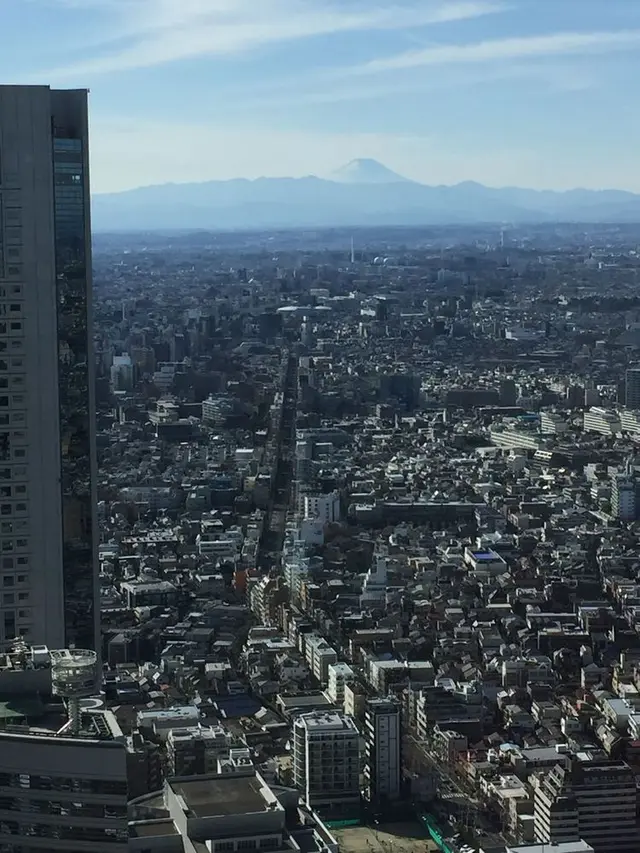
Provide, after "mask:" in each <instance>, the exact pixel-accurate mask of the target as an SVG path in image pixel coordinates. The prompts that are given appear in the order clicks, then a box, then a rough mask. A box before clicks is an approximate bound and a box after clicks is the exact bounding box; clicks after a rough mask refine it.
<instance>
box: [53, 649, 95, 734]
mask: <svg viewBox="0 0 640 853" xmlns="http://www.w3.org/2000/svg"><path fill="white" fill-rule="evenodd" d="M97 679H98V656H97V655H96V653H95V652H92V651H90V650H88V649H58V650H56V651H52V652H51V684H52V688H53V693H54V694H55V695H56V696H61V697H62V698H63V699H64V700H65V701H66V703H67V711H68V713H69V728H70V730H71V734H72V735H77V734H79V733H80V726H81V722H82V715H81V709H80V700H81V699H87V698H89V697H90V696H94V695H95V693H96V685H97Z"/></svg>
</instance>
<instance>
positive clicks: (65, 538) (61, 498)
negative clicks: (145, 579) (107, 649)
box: [0, 86, 98, 650]
mask: <svg viewBox="0 0 640 853" xmlns="http://www.w3.org/2000/svg"><path fill="white" fill-rule="evenodd" d="M92 362H93V357H92V333H91V241H90V222H89V161H88V130H87V93H86V91H84V90H75V91H56V90H53V89H50V88H49V87H47V86H0V650H1V649H3V648H4V649H6V648H7V647H8V645H9V644H10V641H11V640H12V639H13V638H14V637H16V636H22V637H25V638H27V639H31V640H33V641H35V642H40V643H46V644H47V645H48V646H50V647H52V648H60V647H64V646H75V647H80V648H82V647H84V648H95V647H96V637H97V619H98V608H97V607H96V606H95V600H96V591H97V572H96V566H97V553H96V547H97V545H96V541H95V540H94V536H93V524H94V506H95V503H96V501H95V484H96V476H95V473H96V456H95V429H94V417H93V413H94V386H93V370H92Z"/></svg>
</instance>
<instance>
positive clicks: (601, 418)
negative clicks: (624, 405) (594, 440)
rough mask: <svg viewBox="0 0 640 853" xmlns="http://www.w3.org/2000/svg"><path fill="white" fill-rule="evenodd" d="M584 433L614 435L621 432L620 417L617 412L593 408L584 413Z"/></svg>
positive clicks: (599, 407) (600, 407)
mask: <svg viewBox="0 0 640 853" xmlns="http://www.w3.org/2000/svg"><path fill="white" fill-rule="evenodd" d="M583 428H584V431H585V432H599V433H600V434H601V435H616V434H617V433H619V432H622V424H621V422H620V416H619V415H618V413H617V412H614V411H611V410H609V409H603V408H602V406H593V407H592V408H591V409H589V410H588V411H586V412H585V413H584V422H583Z"/></svg>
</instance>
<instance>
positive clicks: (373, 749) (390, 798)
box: [364, 699, 402, 807]
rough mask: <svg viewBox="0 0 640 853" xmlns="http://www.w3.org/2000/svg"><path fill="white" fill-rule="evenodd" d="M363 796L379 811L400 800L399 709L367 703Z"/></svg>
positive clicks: (378, 701) (388, 703)
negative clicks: (364, 785)
mask: <svg viewBox="0 0 640 853" xmlns="http://www.w3.org/2000/svg"><path fill="white" fill-rule="evenodd" d="M364 738H365V767H364V776H365V780H366V795H367V799H368V800H369V802H371V803H375V804H376V805H377V806H378V807H384V806H388V805H389V804H390V803H392V802H394V801H396V800H399V799H400V795H401V788H402V726H401V717H400V705H399V703H398V702H394V701H393V700H392V699H370V700H369V701H368V702H367V704H366V708H365V712H364Z"/></svg>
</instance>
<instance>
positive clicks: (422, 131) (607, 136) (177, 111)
mask: <svg viewBox="0 0 640 853" xmlns="http://www.w3.org/2000/svg"><path fill="white" fill-rule="evenodd" d="M0 20H1V22H2V26H0V78H2V79H3V81H4V82H21V83H50V84H52V85H57V86H61V87H85V86H88V87H90V89H91V110H92V111H91V132H92V186H93V189H94V191H95V192H98V193H102V192H114V191H120V190H125V189H129V188H132V187H137V186H141V185H149V184H158V183H165V182H168V181H173V182H187V181H205V180H212V179H216V180H220V179H230V178H235V177H247V178H256V177H259V176H263V175H264V176H285V175H286V176H293V177H300V176H304V175H309V174H313V175H319V176H326V175H328V174H330V173H331V172H332V171H333V170H334V169H336V168H339V167H340V166H342V165H343V164H344V163H348V162H349V161H351V160H353V159H356V158H373V159H376V160H379V161H381V162H382V163H384V164H385V165H386V166H387V167H389V168H390V169H393V170H394V171H396V172H399V173H400V174H402V175H404V176H406V177H408V178H410V179H412V180H416V181H420V182H423V183H428V184H442V183H444V184H454V183H457V182H460V181H465V180H474V181H479V182H481V183H484V184H487V185H490V186H504V185H517V186H521V187H532V188H553V189H568V188H572V187H578V186H580V187H589V188H605V187H606V188H609V187H611V188H619V189H628V190H634V191H638V190H640V176H639V173H638V169H637V168H636V150H635V149H636V142H637V139H638V137H639V132H640V117H639V116H638V111H637V109H636V108H635V105H634V102H633V99H632V98H630V97H629V91H630V90H629V85H628V83H629V81H630V80H633V79H637V76H638V70H639V67H638V66H639V64H640V60H639V58H638V51H637V48H638V45H639V44H640V5H638V4H635V3H632V2H627V0H614V2H604V0H563V2H552V0H464V2H463V1H462V0H451V2H447V0H421V2H419V0H397V2H395V3H393V4H390V3H385V2H381V0H366V2H364V0H363V2H360V0H340V2H337V0H334V2H324V0H260V2H256V0H181V2H179V3H178V2H175V0H30V1H28V0H0Z"/></svg>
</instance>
